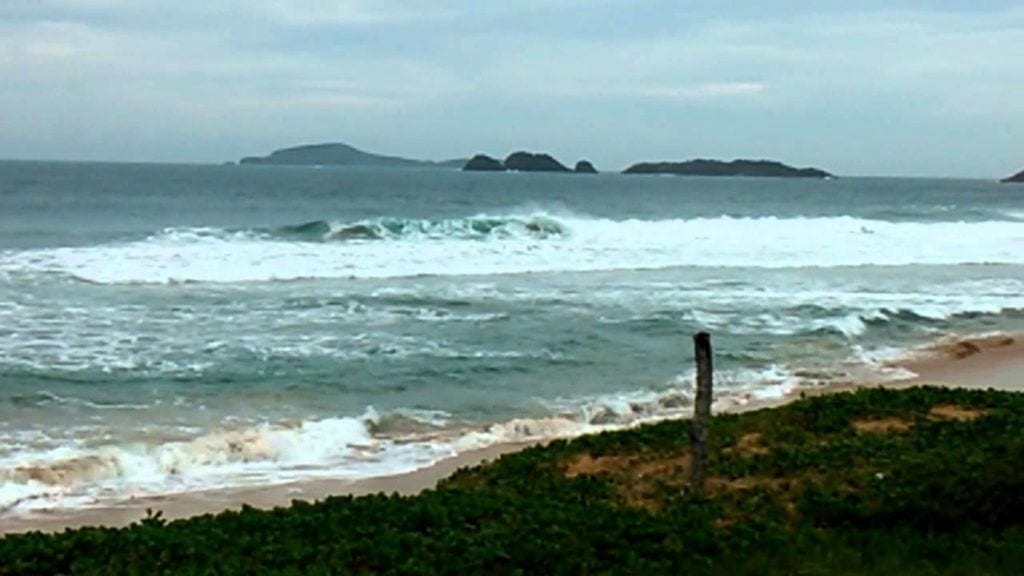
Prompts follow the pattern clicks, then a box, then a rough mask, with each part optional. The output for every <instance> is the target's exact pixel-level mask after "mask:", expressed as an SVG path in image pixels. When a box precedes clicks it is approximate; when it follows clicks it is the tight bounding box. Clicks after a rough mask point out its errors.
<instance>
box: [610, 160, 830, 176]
mask: <svg viewBox="0 0 1024 576" xmlns="http://www.w3.org/2000/svg"><path fill="white" fill-rule="evenodd" d="M622 173H623V174H678V175H682V176H753V177H771V178H832V177H833V176H832V174H829V173H828V172H825V171H824V170H819V169H817V168H794V167H792V166H787V165H786V164H783V163H781V162H775V161H772V160H733V161H731V162H723V161H721V160H705V159H696V160H687V161H686V162H640V163H637V164H633V165H632V166H630V167H629V168H626V169H625V170H623V171H622Z"/></svg>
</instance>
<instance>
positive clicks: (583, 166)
mask: <svg viewBox="0 0 1024 576" xmlns="http://www.w3.org/2000/svg"><path fill="white" fill-rule="evenodd" d="M572 171H573V172H575V173H577V174H597V168H594V165H593V164H591V163H590V161H589V160H580V161H579V162H577V163H576V166H575V167H574V168H573V169H572Z"/></svg>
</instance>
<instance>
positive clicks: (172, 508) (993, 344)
mask: <svg viewBox="0 0 1024 576" xmlns="http://www.w3.org/2000/svg"><path fill="white" fill-rule="evenodd" d="M893 365H894V366H899V367H902V368H906V369H908V370H911V371H912V372H914V373H916V374H918V376H917V377H915V378H912V379H907V380H901V381H897V382H891V383H887V384H885V386H886V387H893V388H906V387H911V386H917V385H937V386H948V387H965V388H979V389H987V388H994V389H998V390H1007V391H1024V342H1022V339H1021V338H1020V337H1019V336H1008V335H991V336H982V337H976V338H965V339H955V340H954V339H950V340H947V341H940V342H939V343H936V344H934V345H931V346H928V347H926V348H921V349H920V350H919V351H918V352H917V353H916V354H914V355H913V356H910V357H908V358H907V359H905V360H901V361H898V362H894V363H893ZM872 385H873V386H877V384H872ZM863 386H867V385H857V384H852V385H851V384H846V385H836V386H828V387H821V388H814V389H801V390H796V391H794V392H793V393H792V394H790V395H788V396H787V397H785V398H781V399H776V400H766V401H751V402H748V403H746V404H743V405H736V406H732V407H730V408H729V409H728V411H733V412H739V411H748V410H756V409H760V408H766V407H773V406H778V405H781V404H784V403H786V402H790V401H792V400H795V399H797V398H799V397H800V396H801V395H807V394H828V393H835V392H842V391H848V390H854V389H857V388H861V387H863ZM534 444H536V442H532V443H518V444H499V445H494V446H489V447H487V448H483V449H478V450H472V451H468V452H464V453H461V454H459V455H457V456H454V457H452V458H448V459H445V460H442V461H440V462H438V463H436V464H434V465H432V466H429V467H426V468H423V469H419V470H415V471H412V472H408V473H404V474H397V475H393V476H382V477H376V478H367V479H362V480H355V481H350V480H313V481H302V482H291V483H285V484H277V485H273V486H263V487H247V488H242V489H224V490H210V491H202V492H191V493H187V494H180V495H169V496H154V497H144V498H137V499H129V500H125V501H122V502H119V503H117V504H115V505H112V506H106V507H91V508H80V509H65V510H52V511H45V512H36V513H32V514H27V515H24V516H19V517H13V518H5V519H4V520H3V524H2V525H0V534H2V533H18V532H29V531H37V530H38V531H44V532H52V531H60V530H63V529H65V528H76V527H82V526H112V527H116V526H125V525H128V524H130V523H132V522H135V521H138V520H140V519H142V518H145V517H146V514H147V510H152V511H154V512H157V511H159V512H160V513H161V514H162V516H163V517H164V518H166V519H177V518H186V517H190V516H196V515H202V514H211V513H217V512H222V511H225V510H231V509H238V508H240V507H241V506H243V505H246V506H252V507H256V508H267V509H269V508H274V507H280V506H287V505H289V503H291V502H292V501H294V500H303V501H314V500H319V499H323V498H325V497H328V496H332V495H352V496H361V495H367V494H375V493H382V492H383V493H387V494H395V493H396V494H403V495H411V494H416V493H418V492H421V491H423V490H426V489H430V488H433V487H434V486H436V484H437V483H438V481H440V480H441V479H443V478H445V477H447V476H449V475H451V474H452V473H454V472H455V471H456V470H458V469H459V468H463V467H468V466H476V465H478V464H481V463H484V462H487V461H491V460H494V459H496V458H498V457H500V456H501V455H503V454H507V453H510V452H515V451H518V450H522V449H524V448H526V447H528V446H531V445H534Z"/></svg>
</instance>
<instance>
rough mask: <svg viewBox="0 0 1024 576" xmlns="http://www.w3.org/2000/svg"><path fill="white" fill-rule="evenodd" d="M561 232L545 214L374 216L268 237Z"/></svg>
mask: <svg viewBox="0 0 1024 576" xmlns="http://www.w3.org/2000/svg"><path fill="white" fill-rule="evenodd" d="M564 233H565V228H564V227H563V224H562V223H560V222H559V221H558V220H556V219H554V218H552V217H549V216H546V215H533V216H525V217H507V218H491V217H487V216H474V217H470V218H454V219H442V220H422V219H405V218H378V219H372V220H360V221H357V222H335V221H327V220H315V221H312V222H305V223H303V224H297V225H294V226H283V227H281V228H278V229H276V230H274V231H272V233H271V235H272V236H278V237H281V238H285V239H297V240H305V241H316V242H331V241H346V240H403V239H404V240H431V239H433V240H443V239H463V240H485V239H490V238H504V239H509V238H538V239H542V238H547V237H550V236H559V235H562V234H564Z"/></svg>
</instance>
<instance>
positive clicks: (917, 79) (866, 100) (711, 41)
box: [0, 0, 1024, 170]
mask: <svg viewBox="0 0 1024 576" xmlns="http://www.w3.org/2000/svg"><path fill="white" fill-rule="evenodd" d="M889 4H890V3H886V2H881V1H877V2H876V1H874V0H872V1H870V2H864V3H856V4H851V3H839V2H822V3H817V4H815V9H814V10H811V9H808V8H807V6H806V4H804V3H798V2H793V1H782V2H780V3H778V4H776V5H773V6H772V7H771V8H770V9H769V8H766V7H765V6H764V5H762V4H761V3H755V2H753V1H750V2H738V3H735V4H734V5H733V6H731V7H730V10H729V11H728V12H726V11H723V10H722V9H721V8H720V5H719V4H717V3H713V2H710V1H704V0H694V1H692V2H685V3H681V2H672V1H668V0H637V1H636V2H624V1H622V0H600V1H592V2H584V1H583V0H541V1H535V2H521V3H507V2H485V1H470V0H452V1H451V2H444V3H440V2H427V1H416V0H395V1H394V2H386V3H382V2H370V1H368V0H339V1H331V2H328V1H326V0H251V1H243V0H207V1H204V2H200V1H198V0H153V1H151V2H144V3H142V2H128V1H127V0H40V1H27V0H14V1H13V3H12V2H7V3H4V5H3V6H0V75H2V77H3V78H4V82H5V86H4V88H5V89H4V90H3V91H0V106H3V108H4V110H5V119H4V120H5V125H4V131H3V132H4V134H0V156H22V155H25V154H26V153H25V152H23V150H22V148H21V146H22V145H23V144H24V143H25V142H28V141H30V140H31V138H30V136H32V135H33V134H34V133H38V131H39V130H38V128H37V126H38V124H39V122H41V120H40V118H59V119H61V122H62V125H65V126H68V127H69V129H73V128H74V127H75V126H86V125H87V127H88V128H89V129H90V130H99V129H101V128H102V129H103V130H104V131H105V133H109V134H119V133H121V134H140V133H152V132H154V131H157V130H159V129H163V128H166V125H167V124H169V123H172V124H175V125H185V126H189V127H190V129H191V133H190V138H191V140H189V141H188V142H180V141H173V140H170V139H168V140H167V141H166V143H165V145H166V154H167V156H166V157H167V158H174V159H179V158H181V157H182V155H187V154H196V156H194V157H188V158H190V159H196V160H199V159H203V157H202V156H199V154H200V151H202V150H203V148H202V146H201V145H199V144H198V142H199V141H201V140H206V141H209V142H217V143H218V144H217V145H218V146H222V147H225V148H231V146H232V145H230V144H225V142H231V141H232V138H234V139H235V140H234V142H235V143H234V144H233V146H234V147H237V148H242V149H249V148H250V147H251V144H250V142H251V140H252V138H253V135H258V136H259V137H260V138H262V139H263V140H266V141H270V140H275V139H280V140H284V141H283V142H278V143H279V144H282V145H283V144H287V143H289V142H288V140H289V139H298V140H306V139H310V138H314V137H316V138H322V137H324V136H323V134H324V133H327V132H328V131H330V133H332V134H336V137H338V138H341V139H351V140H353V141H356V142H358V141H362V140H374V139H376V140H379V141H384V142H385V147H386V145H387V142H392V141H393V142H402V141H404V139H408V141H409V142H411V143H410V146H412V145H418V146H427V147H439V148H444V147H450V149H449V148H444V151H442V152H438V154H439V155H442V156H443V155H449V154H451V155H458V154H462V153H465V151H464V150H460V149H459V148H461V147H467V146H468V147H473V148H476V147H488V146H490V145H493V146H495V147H503V146H506V143H511V142H512V141H514V140H515V139H517V138H521V139H523V140H529V141H536V142H545V141H556V140H557V141H562V142H563V143H562V145H563V146H564V147H565V148H566V149H571V150H577V149H578V150H579V151H580V152H586V153H587V154H589V155H592V156H594V157H595V158H597V159H599V160H602V162H603V163H606V164H607V163H615V162H622V163H625V162H627V161H629V160H632V159H633V158H628V157H624V154H625V153H624V152H621V147H617V146H618V144H616V143H618V142H623V141H626V140H627V136H628V139H629V140H630V141H632V142H640V143H641V144H640V145H643V146H646V147H649V148H650V149H651V150H653V151H654V152H657V153H659V154H665V155H666V157H668V156H669V155H671V156H674V155H675V154H678V153H679V152H677V151H678V150H686V149H688V148H687V146H691V145H692V146H695V147H696V146H703V145H709V146H710V145H711V143H715V144H714V145H715V146H717V148H716V149H720V150H723V151H724V152H723V153H725V154H733V152H732V151H733V150H736V151H742V150H746V149H747V148H746V147H748V146H752V145H753V144H752V143H758V142H760V143H762V144H761V145H762V146H763V147H764V148H765V150H764V153H766V154H768V153H772V152H773V151H774V150H776V149H778V150H780V151H781V152H787V151H788V152H789V153H791V154H793V155H804V154H806V155H824V154H825V153H826V148H825V147H823V146H822V145H821V142H822V141H825V140H834V141H836V142H840V141H841V142H847V141H855V142H858V145H860V144H859V143H863V150H860V149H858V150H852V151H851V150H849V149H848V150H846V151H845V152H844V153H845V154H848V155H852V154H858V155H860V156H859V157H861V158H865V159H866V158H867V157H868V156H870V155H872V154H878V152H877V151H878V150H880V149H882V147H884V146H886V145H889V144H890V143H892V142H897V141H898V142H901V146H903V147H904V148H906V147H907V146H906V141H903V140H899V138H901V137H902V136H900V135H902V134H907V136H906V138H907V139H909V138H910V134H922V137H923V138H926V139H928V140H930V141H932V142H938V141H947V142H951V143H953V144H951V145H948V146H947V148H946V149H945V152H944V153H945V154H960V153H962V150H961V148H962V147H965V146H974V147H975V148H976V149H978V150H980V149H981V147H982V146H984V147H985V148H984V151H985V153H986V154H995V153H997V150H996V149H997V148H1007V150H1006V151H1004V152H1002V154H1003V156H1004V157H1008V156H1009V155H1011V154H1014V153H1016V154H1019V155H1021V156H1024V150H1021V149H1020V147H1019V145H1017V146H1016V148H1013V149H1010V148H1011V145H1008V144H1007V142H1012V141H1014V140H1013V138H1016V141H1024V133H1022V130H1024V128H1020V127H1022V126H1024V62H1022V61H1021V59H1019V58H1012V57H1010V56H1011V55H1015V54H1017V53H1018V52H1020V50H1021V47H1022V46H1024V10H1021V9H1019V8H1014V7H1005V8H999V9H980V8H977V7H976V6H975V5H973V4H967V3H963V4H960V5H957V6H955V9H948V10H937V9H935V8H933V6H934V5H933V4H927V5H919V6H922V7H920V8H916V9H912V8H905V9H901V10H893V9H891V8H888V7H886V6H887V5H889ZM907 6H909V5H907ZM944 6H953V5H952V4H944ZM115 110H116V113H113V111H115ZM97 111H106V112H107V114H105V115H101V114H97ZM578 118H585V119H587V121H586V122H585V123H581V122H580V121H579V120H578ZM591 119H593V120H591ZM705 123H706V126H705V128H703V132H700V131H696V130H695V131H692V133H693V134H698V133H699V137H700V139H699V140H698V136H697V135H694V136H690V135H689V134H691V131H682V130H679V129H678V128H677V127H679V126H687V127H692V126H703V125H704V124H705ZM581 125H583V126H585V128H586V134H584V133H583V132H582V131H581V132H580V134H579V135H576V136H573V135H572V134H571V132H572V131H574V130H581V129H580V128H579V126H581ZM726 125H727V126H731V127H732V128H731V129H730V130H728V131H727V133H726V132H722V133H716V132H714V129H715V127H716V126H726ZM872 126H874V127H876V129H875V132H871V131H869V130H868V127H872ZM993 127H999V128H998V130H999V132H998V133H999V134H1001V135H1002V136H999V138H1000V139H998V140H995V139H993V140H977V139H975V141H974V142H970V141H969V140H970V139H964V138H960V137H958V135H960V134H962V133H966V132H970V133H972V134H974V133H985V132H987V133H995V132H996V131H995V130H992V128H993ZM1015 127H1017V128H1015ZM883 128H884V129H883ZM567 132H568V134H567ZM781 133H785V134H786V138H785V139H780V138H779V137H778V134H781ZM886 134H888V136H886ZM431 135H433V136H431ZM894 135H896V136H894ZM691 137H692V138H693V139H694V140H693V141H692V142H691V141H688V140H686V138H691ZM431 138H433V140H431ZM573 138H575V140H573ZM487 139H490V141H491V142H494V144H488V141H485V140H487ZM563 139H564V141H563ZM152 140H154V141H157V140H158V139H157V138H155V137H152ZM263 140H261V141H263ZM47 146H51V144H50V143H47V144H46V145H45V146H44V145H43V144H40V148H39V149H38V150H40V151H39V152H35V153H34V154H37V155H61V154H66V155H72V156H78V154H76V153H75V152H74V150H72V149H71V148H69V147H70V146H71V143H70V142H69V143H68V144H67V146H69V147H60V148H46V147H47ZM154 146H155V145H154ZM211 146H212V144H211ZM124 147H125V149H130V148H131V147H130V146H129V144H125V146H124ZM83 149H84V150H87V151H88V152H89V153H92V154H97V155H98V154H101V153H103V152H102V149H101V148H98V147H96V146H91V147H85V148H83ZM601 149H604V150H605V151H606V152H604V154H605V155H604V156H603V157H602V150H601ZM46 150H52V152H46ZM108 150H109V152H108V153H109V154H111V155H113V154H114V153H115V152H119V151H120V150H121V149H115V148H113V147H111V148H109V149H108ZM231 151H232V150H227V149H225V150H222V151H220V152H217V153H218V154H222V155H224V156H229V157H230V156H233V154H231V153H229V152H231ZM396 151H397V150H396ZM698 152H699V150H698ZM203 153H205V152H203ZM409 153H410V154H412V155H421V156H422V155H427V154H426V153H425V152H424V151H423V150H409ZM736 153H737V154H738V152H736ZM635 154H638V155H644V154H645V152H644V151H643V150H638V151H637V152H635ZM977 155H978V156H982V155H983V154H982V153H981V152H979V153H978V154H977ZM837 158H838V152H837ZM153 159H159V158H153ZM799 159H800V158H796V159H794V160H799ZM811 160H814V158H813V157H812V158H807V159H806V160H805V161H806V162H807V163H810V161H811ZM835 160H836V159H835V158H823V159H821V160H819V163H821V164H828V165H830V167H833V168H835V169H837V170H839V169H840V168H841V166H839V167H837V166H836V162H835ZM874 162H875V163H876V165H883V164H882V163H881V161H879V160H875V161H874ZM863 163H864V164H863V165H870V164H871V162H870V161H868V160H863ZM926 164H927V163H924V162H922V164H921V166H926ZM857 165H858V166H860V165H861V164H857ZM924 169H925V168H921V170H924Z"/></svg>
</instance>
